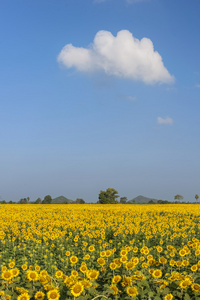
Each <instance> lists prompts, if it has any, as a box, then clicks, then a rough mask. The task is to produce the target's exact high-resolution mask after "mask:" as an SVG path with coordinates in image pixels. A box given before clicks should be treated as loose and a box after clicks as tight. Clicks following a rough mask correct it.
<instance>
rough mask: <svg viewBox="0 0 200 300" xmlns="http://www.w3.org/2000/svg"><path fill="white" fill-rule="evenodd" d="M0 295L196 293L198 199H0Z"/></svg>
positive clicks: (199, 295) (153, 297)
mask: <svg viewBox="0 0 200 300" xmlns="http://www.w3.org/2000/svg"><path fill="white" fill-rule="evenodd" d="M0 266H1V270H0V272H1V273H0V299H6V300H9V299H17V300H29V299H31V300H34V299H36V300H43V299H44V300H47V299H49V300H50V299H52V300H53V299H54V300H58V299H60V300H67V299H77V300H92V299H101V300H105V299H118V300H119V299H141V300H143V299H144V300H146V299H147V300H159V299H163V300H171V299H173V300H174V299H181V300H190V299H192V300H193V299H200V274H199V270H200V205H198V204H197V205H178V204H177V205H175V204H173V205H120V204H119V205H8V204H7V205H0Z"/></svg>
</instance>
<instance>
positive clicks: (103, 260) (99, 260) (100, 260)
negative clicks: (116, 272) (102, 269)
mask: <svg viewBox="0 0 200 300" xmlns="http://www.w3.org/2000/svg"><path fill="white" fill-rule="evenodd" d="M97 262H98V264H99V265H100V266H104V265H105V264H106V262H105V259H104V258H102V257H99V258H98V259H97Z"/></svg>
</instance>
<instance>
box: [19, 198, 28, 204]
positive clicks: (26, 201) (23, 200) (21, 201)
mask: <svg viewBox="0 0 200 300" xmlns="http://www.w3.org/2000/svg"><path fill="white" fill-rule="evenodd" d="M27 203H28V200H27V199H26V198H21V199H20V200H19V204H27Z"/></svg>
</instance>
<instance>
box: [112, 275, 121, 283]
mask: <svg viewBox="0 0 200 300" xmlns="http://www.w3.org/2000/svg"><path fill="white" fill-rule="evenodd" d="M121 279H122V278H121V276H120V275H115V276H113V278H112V283H118V282H120V280H121Z"/></svg>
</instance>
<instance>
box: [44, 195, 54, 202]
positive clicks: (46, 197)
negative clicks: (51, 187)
mask: <svg viewBox="0 0 200 300" xmlns="http://www.w3.org/2000/svg"><path fill="white" fill-rule="evenodd" d="M51 201H52V198H51V196H50V195H46V196H45V197H44V200H42V204H50V203H51Z"/></svg>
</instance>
